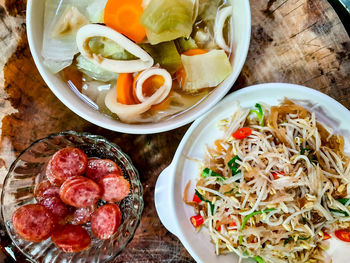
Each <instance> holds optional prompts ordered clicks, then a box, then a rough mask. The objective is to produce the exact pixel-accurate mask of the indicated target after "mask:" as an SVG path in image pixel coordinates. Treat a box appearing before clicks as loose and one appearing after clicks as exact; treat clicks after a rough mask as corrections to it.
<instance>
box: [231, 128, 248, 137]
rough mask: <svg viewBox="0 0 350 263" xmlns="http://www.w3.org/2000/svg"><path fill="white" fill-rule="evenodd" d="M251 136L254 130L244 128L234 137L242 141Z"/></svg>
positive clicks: (234, 134)
mask: <svg viewBox="0 0 350 263" xmlns="http://www.w3.org/2000/svg"><path fill="white" fill-rule="evenodd" d="M251 134H252V130H251V129H250V128H248V127H243V128H240V129H239V130H237V131H236V132H235V133H233V134H232V136H233V138H235V139H237V140H241V139H244V138H247V137H248V136H249V135H251Z"/></svg>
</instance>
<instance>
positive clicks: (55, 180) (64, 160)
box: [46, 147, 87, 186]
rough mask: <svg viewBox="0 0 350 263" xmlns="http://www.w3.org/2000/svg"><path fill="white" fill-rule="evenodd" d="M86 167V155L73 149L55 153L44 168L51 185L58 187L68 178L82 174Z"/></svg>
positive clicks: (69, 148)
mask: <svg viewBox="0 0 350 263" xmlns="http://www.w3.org/2000/svg"><path fill="white" fill-rule="evenodd" d="M86 166H87V156H86V154H85V153H84V152H83V151H82V150H80V149H78V148H73V147H67V148H64V149H61V150H59V151H58V152H56V153H55V154H54V155H53V156H52V157H51V159H50V160H49V162H48V164H47V167H46V176H47V178H48V179H49V181H50V182H51V183H52V184H55V185H58V186H60V185H61V184H63V182H64V181H66V180H67V179H68V178H71V177H73V176H77V175H82V174H84V172H85V170H86Z"/></svg>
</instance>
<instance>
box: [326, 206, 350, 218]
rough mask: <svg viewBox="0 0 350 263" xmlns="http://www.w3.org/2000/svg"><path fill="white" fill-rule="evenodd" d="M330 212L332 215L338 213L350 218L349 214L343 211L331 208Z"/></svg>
mask: <svg viewBox="0 0 350 263" xmlns="http://www.w3.org/2000/svg"><path fill="white" fill-rule="evenodd" d="M329 211H331V212H332V213H338V214H342V215H344V216H349V214H348V213H347V212H345V211H343V210H338V209H333V208H329Z"/></svg>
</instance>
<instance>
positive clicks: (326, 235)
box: [322, 232, 332, 240]
mask: <svg viewBox="0 0 350 263" xmlns="http://www.w3.org/2000/svg"><path fill="white" fill-rule="evenodd" d="M330 238H332V236H331V235H330V234H328V233H326V232H323V238H322V240H327V239H330Z"/></svg>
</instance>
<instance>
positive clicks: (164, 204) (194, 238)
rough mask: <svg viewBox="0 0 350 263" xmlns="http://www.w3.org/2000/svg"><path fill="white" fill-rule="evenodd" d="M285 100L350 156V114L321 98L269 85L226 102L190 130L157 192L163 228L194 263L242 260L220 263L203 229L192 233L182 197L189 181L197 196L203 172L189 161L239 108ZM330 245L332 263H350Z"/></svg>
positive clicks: (311, 92) (241, 92) (349, 247)
mask: <svg viewBox="0 0 350 263" xmlns="http://www.w3.org/2000/svg"><path fill="white" fill-rule="evenodd" d="M285 97H287V98H288V99H291V100H292V101H294V102H296V103H298V104H300V105H302V106H304V107H305V108H307V109H309V110H310V111H312V112H315V113H316V116H317V119H318V121H320V122H321V123H324V124H326V125H328V126H330V127H332V128H333V129H334V132H335V133H337V134H341V135H343V136H344V138H345V149H346V152H348V153H349V152H350V145H349V144H350V121H349V120H350V112H349V111H348V110H347V109H346V108H345V107H344V106H342V105H341V104H340V103H338V102H337V101H335V100H334V99H332V98H330V97H328V96H326V95H324V94H323V93H320V92H318V91H315V90H313V89H309V88H306V87H302V86H298V85H293V84H282V83H270V84H262V85H256V86H252V87H248V88H244V89H242V90H239V91H236V92H234V93H232V94H230V95H229V96H227V97H226V98H225V99H224V100H223V101H222V102H221V103H219V104H218V105H217V106H216V107H215V108H214V109H212V110H211V111H210V112H208V113H207V114H206V115H204V116H202V117H201V118H200V119H198V120H197V121H195V122H194V123H193V124H192V126H191V127H190V129H189V130H188V131H187V133H186V134H185V136H184V138H183V139H182V141H181V143H180V145H179V147H178V149H177V151H176V154H175V156H174V159H173V161H172V163H171V165H170V166H169V167H168V168H166V169H165V170H164V171H163V172H162V173H161V175H160V176H159V178H158V181H157V184H156V189H155V203H156V209H157V212H158V215H159V217H160V219H161V221H162V223H163V225H164V226H165V227H166V228H167V229H168V230H169V231H170V232H172V233H173V234H175V235H176V236H177V237H178V238H179V239H180V240H181V242H182V243H183V245H184V246H185V247H186V249H187V250H188V252H189V253H190V254H191V255H192V257H193V258H194V259H195V260H196V261H198V262H218V263H224V262H231V263H234V262H238V258H237V256H236V255H234V254H230V255H225V256H219V257H217V256H216V255H215V252H214V251H215V249H214V245H213V244H211V243H210V241H209V236H208V235H207V234H205V229H203V230H204V231H203V230H202V231H201V232H199V233H196V232H195V231H194V228H193V226H192V225H191V223H190V220H189V218H190V217H191V216H193V215H194V214H193V213H194V211H193V208H192V207H190V206H187V205H186V204H185V203H184V202H183V200H182V197H183V193H184V189H185V186H186V184H187V182H188V180H191V181H192V185H191V187H190V188H189V189H190V191H189V192H190V194H189V196H192V195H193V193H194V187H195V179H196V178H197V177H198V174H199V167H198V164H197V163H196V162H194V161H190V160H189V159H187V158H186V157H188V156H190V157H193V158H198V159H203V157H204V150H205V146H206V145H213V142H214V141H215V140H216V139H218V138H220V137H221V136H222V132H220V131H219V130H218V129H217V127H216V123H217V122H218V121H219V120H221V119H224V118H226V117H229V116H231V115H232V114H233V113H234V111H235V109H236V106H235V103H236V102H239V103H240V105H241V106H242V107H252V106H254V105H255V103H257V102H260V103H266V104H268V105H277V104H279V103H280V102H281V101H282V100H283V99H284V98H285ZM331 240H332V241H331V242H332V243H334V244H335V245H333V244H332V250H334V249H335V250H336V251H335V252H333V254H336V255H337V257H340V258H335V257H334V258H333V263H344V262H349V259H348V256H346V255H349V254H350V245H349V244H346V243H344V242H338V243H340V244H341V245H342V246H343V247H341V248H340V247H339V246H338V243H337V242H336V240H335V238H332V239H331ZM336 243H337V244H336ZM339 251H341V253H339ZM344 251H346V252H347V253H344ZM334 260H336V261H334Z"/></svg>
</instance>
